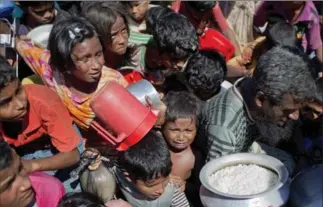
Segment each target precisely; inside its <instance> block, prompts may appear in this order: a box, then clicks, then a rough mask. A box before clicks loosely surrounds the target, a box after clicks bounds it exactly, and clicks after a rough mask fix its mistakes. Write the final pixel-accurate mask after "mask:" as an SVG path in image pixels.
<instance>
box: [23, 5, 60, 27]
mask: <svg viewBox="0 0 323 207" xmlns="http://www.w3.org/2000/svg"><path fill="white" fill-rule="evenodd" d="M27 13H28V18H29V21H31V22H32V23H33V24H35V25H43V24H50V23H52V22H53V21H54V18H55V5H54V2H45V3H44V4H42V5H40V6H37V7H31V6H29V7H28V8H27Z"/></svg>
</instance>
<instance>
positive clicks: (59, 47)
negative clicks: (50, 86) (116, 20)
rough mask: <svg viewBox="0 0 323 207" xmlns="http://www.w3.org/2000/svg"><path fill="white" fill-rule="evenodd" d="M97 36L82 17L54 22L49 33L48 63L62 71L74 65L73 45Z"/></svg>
mask: <svg viewBox="0 0 323 207" xmlns="http://www.w3.org/2000/svg"><path fill="white" fill-rule="evenodd" d="M95 36H97V33H96V32H95V29H94V27H93V26H92V25H91V24H90V23H89V22H88V21H87V20H86V19H84V18H80V17H69V18H68V19H64V20H61V21H58V22H56V23H55V24H54V26H53V29H52V31H51V33H50V35H49V40H48V49H49V51H50V60H49V62H50V64H51V65H52V66H53V67H54V68H57V69H58V70H60V72H62V73H64V72H66V70H71V69H72V68H73V67H75V65H74V63H73V60H72V57H71V54H72V49H73V47H74V46H75V45H76V44H78V43H81V42H83V41H84V40H85V39H88V38H93V37H95Z"/></svg>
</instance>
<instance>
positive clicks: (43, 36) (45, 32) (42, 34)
mask: <svg viewBox="0 0 323 207" xmlns="http://www.w3.org/2000/svg"><path fill="white" fill-rule="evenodd" d="M52 28H53V25H52V24H45V25H41V26H38V27H36V28H34V29H33V30H31V31H30V32H29V33H28V34H27V36H28V37H29V38H30V39H31V40H32V41H33V42H35V43H36V44H38V45H39V46H41V47H43V48H47V45H48V39H49V34H50V32H51V31H52Z"/></svg>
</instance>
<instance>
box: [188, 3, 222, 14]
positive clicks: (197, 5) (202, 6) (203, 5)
mask: <svg viewBox="0 0 323 207" xmlns="http://www.w3.org/2000/svg"><path fill="white" fill-rule="evenodd" d="M185 3H186V4H187V5H189V6H190V7H191V8H193V9H195V10H196V11H198V12H205V11H207V10H210V9H212V8H213V7H214V6H215V4H216V1H187V2H185Z"/></svg>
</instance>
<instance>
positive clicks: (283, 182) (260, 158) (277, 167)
mask: <svg viewBox="0 0 323 207" xmlns="http://www.w3.org/2000/svg"><path fill="white" fill-rule="evenodd" d="M238 164H256V165H259V166H262V167H265V168H267V169H270V170H272V171H274V172H276V173H277V175H278V177H279V180H278V182H277V184H275V185H274V186H272V187H271V188H269V189H268V190H267V191H265V192H262V193H259V194H254V195H243V196H242V195H232V194H227V193H222V192H220V191H217V190H216V189H215V188H214V187H213V186H212V185H211V184H210V181H209V177H210V175H211V174H213V173H214V172H215V171H218V170H220V169H222V168H224V167H228V166H234V165H238ZM288 176H289V174H288V171H287V168H286V167H285V166H284V164H283V163H282V162H280V161H279V160H278V159H276V158H274V157H271V156H269V155H265V154H254V153H238V154H232V155H226V156H223V157H220V158H218V159H214V160H211V161H210V162H208V163H207V164H206V165H205V166H204V167H203V168H202V170H201V172H200V180H201V183H202V186H201V189H200V197H201V201H202V203H203V205H204V206H206V207H280V206H283V205H284V204H285V203H286V202H287V201H288V197H289V181H288Z"/></svg>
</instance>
